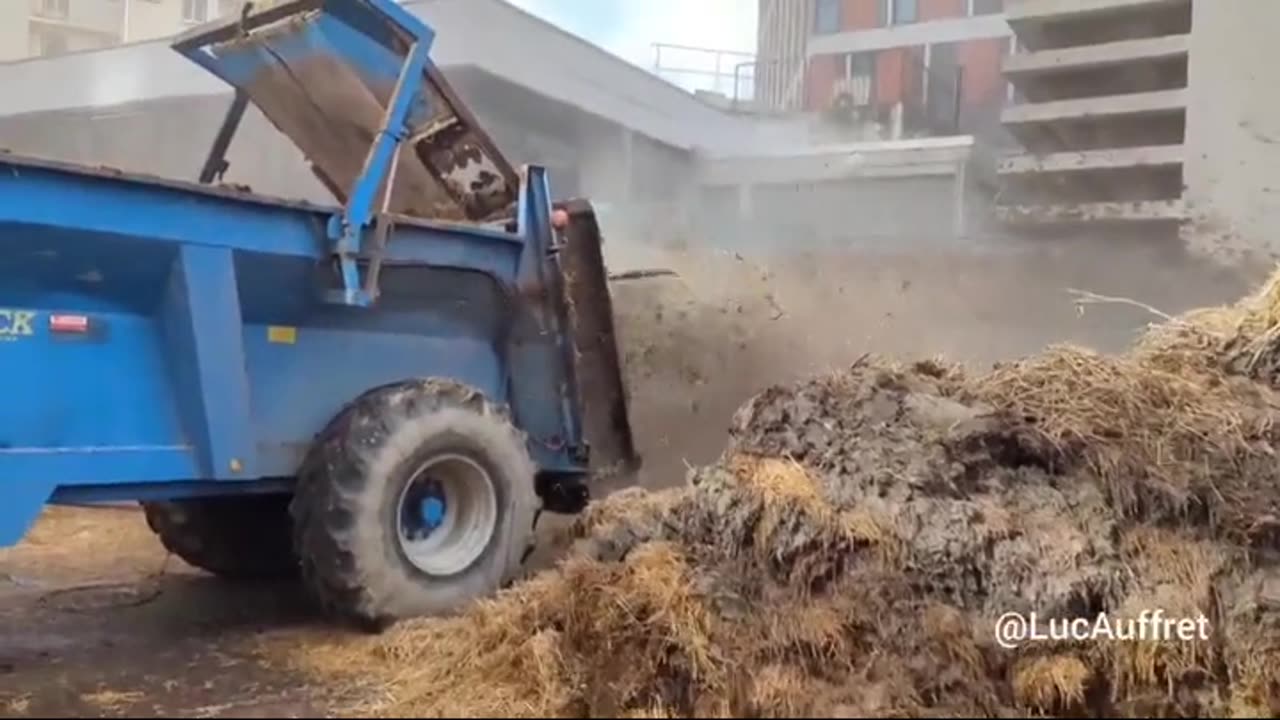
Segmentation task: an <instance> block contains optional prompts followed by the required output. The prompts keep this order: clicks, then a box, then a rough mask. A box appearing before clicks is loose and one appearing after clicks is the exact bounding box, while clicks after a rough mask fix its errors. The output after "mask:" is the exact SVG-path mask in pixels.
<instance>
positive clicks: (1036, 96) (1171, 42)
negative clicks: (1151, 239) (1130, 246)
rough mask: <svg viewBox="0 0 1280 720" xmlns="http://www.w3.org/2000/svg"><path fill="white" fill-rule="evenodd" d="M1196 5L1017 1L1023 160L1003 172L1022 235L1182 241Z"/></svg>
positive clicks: (1013, 129)
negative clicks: (1131, 234) (1108, 234)
mask: <svg viewBox="0 0 1280 720" xmlns="http://www.w3.org/2000/svg"><path fill="white" fill-rule="evenodd" d="M1191 2H1192V0H1008V1H1007V2H1006V16H1007V19H1008V22H1009V25H1010V27H1011V28H1012V29H1013V31H1014V34H1015V35H1016V37H1017V40H1018V46H1019V49H1018V52H1017V53H1015V54H1013V55H1010V56H1009V57H1008V58H1007V59H1006V62H1005V66H1004V74H1005V77H1006V78H1007V79H1008V80H1009V82H1010V83H1011V84H1012V85H1013V87H1014V91H1015V94H1016V97H1017V101H1016V102H1015V103H1012V104H1010V106H1009V107H1007V108H1006V109H1005V111H1004V113H1003V115H1002V117H1001V121H1002V123H1003V124H1004V127H1005V128H1006V129H1007V130H1008V131H1009V133H1010V134H1011V135H1012V136H1013V137H1014V138H1015V139H1016V140H1017V141H1018V143H1019V144H1020V145H1021V146H1022V149H1021V150H1019V151H1018V152H1016V153H1013V154H1011V155H1009V156H1007V157H1005V158H1004V159H1003V160H1002V161H1001V162H1000V163H999V166H998V175H999V179H1000V188H1001V190H1000V198H999V201H998V203H997V208H996V213H997V217H998V218H999V219H1000V220H1002V221H1003V222H1005V223H1006V224H1007V225H1009V226H1012V227H1013V228H1015V229H1019V230H1045V231H1048V230H1064V231H1067V232H1081V231H1093V230H1104V229H1106V230H1111V229H1117V228H1124V229H1131V230H1135V231H1138V232H1140V233H1143V234H1146V233H1148V232H1154V233H1159V234H1164V233H1169V234H1171V235H1176V232H1177V228H1178V226H1180V225H1181V223H1182V222H1183V221H1184V220H1185V217H1186V214H1185V210H1184V205H1183V201H1182V192H1183V179H1182V170H1183V161H1184V150H1183V143H1184V140H1185V133H1186V108H1187V102H1188V100H1187V60H1188V56H1189V54H1188V45H1189V43H1188V37H1189V34H1190V31H1191Z"/></svg>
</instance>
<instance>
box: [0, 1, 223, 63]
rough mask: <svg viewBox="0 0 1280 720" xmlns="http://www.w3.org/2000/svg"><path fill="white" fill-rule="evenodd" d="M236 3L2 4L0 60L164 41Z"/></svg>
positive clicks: (74, 2) (0, 13) (50, 2)
mask: <svg viewBox="0 0 1280 720" xmlns="http://www.w3.org/2000/svg"><path fill="white" fill-rule="evenodd" d="M239 4H240V2H239V0H4V2H0V61H11V60H22V59H24V58H30V57H48V56H54V55H62V54H65V53H69V52H82V51H85V50H97V49H101V48H107V47H111V46H113V45H118V44H121V43H127V42H138V41H142V40H152V39H156V38H162V37H167V36H169V35H173V34H175V33H178V32H181V31H182V30H184V29H185V28H187V27H189V26H191V25H198V24H200V23H203V22H207V21H209V20H211V19H213V18H215V17H218V16H219V15H220V14H222V13H225V12H231V11H232V10H233V9H234V8H235V7H236V6H237V5H239Z"/></svg>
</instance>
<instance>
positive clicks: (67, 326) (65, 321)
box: [49, 315, 89, 334]
mask: <svg viewBox="0 0 1280 720" xmlns="http://www.w3.org/2000/svg"><path fill="white" fill-rule="evenodd" d="M49 329H50V330H52V331H53V332H56V333H78V334H84V333H87V332H89V316H88V315H50V316H49Z"/></svg>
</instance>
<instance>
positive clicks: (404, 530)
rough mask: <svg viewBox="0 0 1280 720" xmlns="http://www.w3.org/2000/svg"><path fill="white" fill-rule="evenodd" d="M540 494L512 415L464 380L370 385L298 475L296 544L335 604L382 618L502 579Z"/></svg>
mask: <svg viewBox="0 0 1280 720" xmlns="http://www.w3.org/2000/svg"><path fill="white" fill-rule="evenodd" d="M537 506H538V499H537V495H536V493H535V491H534V467H533V462H532V460H531V459H530V458H529V454H528V451H527V449H526V447H525V438H524V435H523V433H521V432H519V431H518V430H517V429H516V428H515V427H514V426H513V425H512V424H511V422H510V421H509V420H508V419H507V417H506V416H505V414H504V413H503V412H502V411H501V410H500V409H499V408H498V407H497V406H495V405H494V404H492V403H490V402H489V401H488V400H487V399H486V398H485V397H484V396H483V395H482V394H481V393H479V392H478V391H476V390H474V389H471V388H468V387H465V386H463V385H459V384H457V383H453V382H448V381H440V380H426V381H414V382H408V383H402V384H398V385H394V386H389V387H385V388H379V389H377V390H374V391H371V392H370V393H368V394H366V395H364V396H363V397H361V398H360V399H358V400H357V401H356V402H354V403H353V404H352V405H351V406H349V407H348V408H347V409H346V410H344V411H343V412H342V413H341V414H340V415H339V416H338V417H337V418H335V419H334V421H333V422H332V423H331V424H330V425H329V427H328V428H327V429H326V430H325V431H324V432H323V434H322V435H321V437H320V438H319V439H318V441H317V443H316V445H315V447H314V448H313V450H312V453H311V456H310V457H309V458H308V461H307V462H306V463H305V466H304V468H303V470H302V472H301V473H300V476H299V480H298V488H297V493H296V495H295V497H294V502H293V516H294V527H295V546H296V547H297V549H298V553H299V555H300V557H301V560H302V569H303V576H304V578H305V579H306V581H307V583H308V585H309V586H310V588H311V590H312V591H313V592H314V593H315V595H316V596H317V597H318V599H319V600H320V602H321V604H322V605H323V606H324V607H325V609H326V610H328V611H329V612H330V613H332V614H335V615H338V616H341V617H344V618H347V619H349V620H351V621H354V622H356V623H358V624H360V625H362V626H364V627H366V628H369V629H374V630H376V629H381V628H384V627H386V626H387V625H389V624H390V623H391V622H394V621H396V620H399V619H403V618H408V617H415V616H420V615H434V614H440V613H447V612H451V611H453V610H456V609H458V608H459V607H461V606H462V605H464V604H465V603H467V602H469V601H471V600H473V599H475V598H477V597H481V596H484V595H488V594H490V593H492V592H494V591H496V590H497V589H498V588H499V587H501V585H502V584H503V583H504V582H506V581H507V580H508V579H510V578H511V577H512V576H513V575H514V574H515V573H516V572H518V571H519V569H520V565H521V559H522V557H523V555H524V553H525V551H526V549H527V546H528V544H529V542H530V540H531V538H532V534H533V521H534V516H535V514H536V512H537Z"/></svg>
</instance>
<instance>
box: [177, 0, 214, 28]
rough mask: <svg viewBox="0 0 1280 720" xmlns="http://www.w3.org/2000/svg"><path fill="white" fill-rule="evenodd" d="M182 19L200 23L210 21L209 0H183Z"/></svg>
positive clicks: (187, 21)
mask: <svg viewBox="0 0 1280 720" xmlns="http://www.w3.org/2000/svg"><path fill="white" fill-rule="evenodd" d="M182 21H183V22H185V23H191V24H198V23H202V22H208V21H209V0H182Z"/></svg>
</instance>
